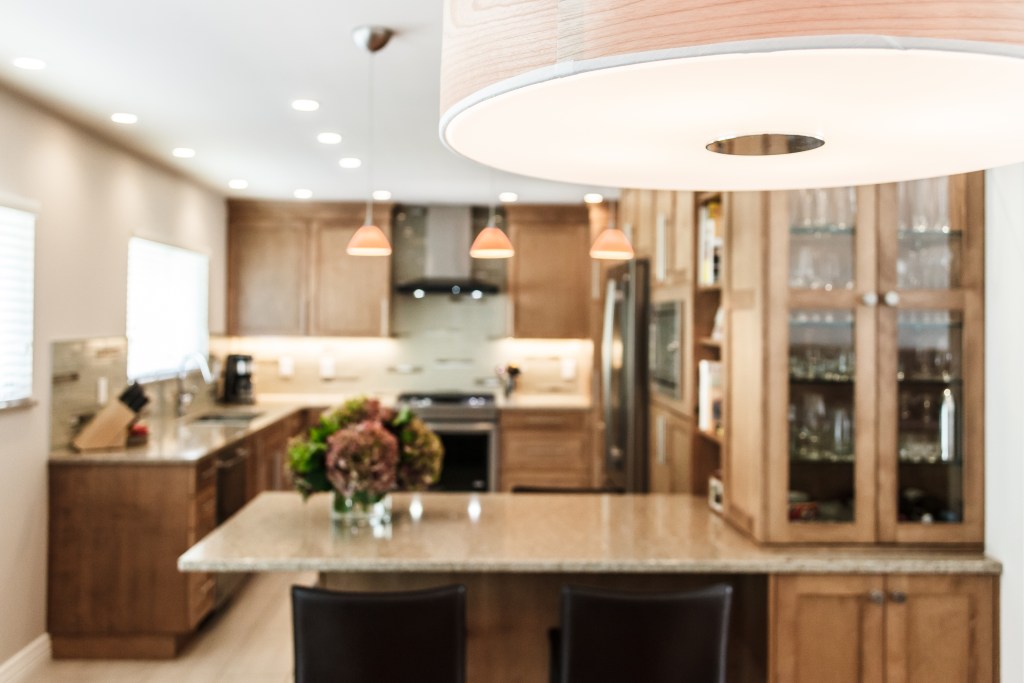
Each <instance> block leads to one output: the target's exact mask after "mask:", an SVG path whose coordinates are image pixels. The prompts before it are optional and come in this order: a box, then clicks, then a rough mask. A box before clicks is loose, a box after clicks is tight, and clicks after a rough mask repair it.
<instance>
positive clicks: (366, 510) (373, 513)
mask: <svg viewBox="0 0 1024 683" xmlns="http://www.w3.org/2000/svg"><path fill="white" fill-rule="evenodd" d="M331 519H332V520H334V521H335V522H336V523H338V524H342V525H347V526H379V525H382V524H388V523H390V522H391V494H389V493H371V492H369V491H356V492H354V493H352V494H346V493H341V492H340V491H335V492H334V504H333V507H332V508H331Z"/></svg>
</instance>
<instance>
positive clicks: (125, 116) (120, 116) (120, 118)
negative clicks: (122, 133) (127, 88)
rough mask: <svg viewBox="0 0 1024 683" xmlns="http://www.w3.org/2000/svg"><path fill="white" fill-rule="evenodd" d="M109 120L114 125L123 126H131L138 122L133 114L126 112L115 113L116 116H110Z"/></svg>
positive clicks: (137, 118)
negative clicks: (120, 124)
mask: <svg viewBox="0 0 1024 683" xmlns="http://www.w3.org/2000/svg"><path fill="white" fill-rule="evenodd" d="M110 120H111V121H113V122H114V123H123V124H125V125H131V124H133V123H138V122H139V117H138V116H136V115H135V114H129V113H127V112H123V111H121V112H117V113H116V114H111V115H110Z"/></svg>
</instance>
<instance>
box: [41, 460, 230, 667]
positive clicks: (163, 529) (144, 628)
mask: <svg viewBox="0 0 1024 683" xmlns="http://www.w3.org/2000/svg"><path fill="white" fill-rule="evenodd" d="M216 475H217V470H216V461H215V458H214V457H213V456H208V457H206V458H203V459H202V460H200V461H198V462H192V463H174V464H167V465H164V464H160V465H154V464H134V465H133V464H108V463H81V464H70V463H57V464H51V465H50V480H49V489H50V490H49V563H48V572H49V576H48V582H47V584H48V593H47V630H48V631H49V633H50V637H51V640H52V643H53V656H54V657H55V658H120V659H123V658H162V657H173V656H174V655H175V654H177V652H178V650H179V648H180V647H181V646H182V644H183V643H184V642H185V640H186V639H187V637H188V635H189V634H190V633H191V632H192V631H193V630H194V629H195V628H196V626H197V625H198V624H199V622H200V621H201V620H202V619H203V618H204V617H205V616H206V615H207V614H208V613H209V612H210V610H211V609H212V608H213V604H214V597H215V596H214V581H213V578H212V576H211V575H209V574H191V575H190V574H183V573H181V572H179V571H178V567H177V560H178V556H179V555H181V554H182V553H183V552H185V550H187V549H188V548H189V547H190V546H192V545H193V544H194V543H196V542H197V541H198V540H199V539H201V538H202V537H203V536H205V535H206V534H207V533H209V532H210V531H212V530H213V529H214V527H215V526H216V524H217V499H216Z"/></svg>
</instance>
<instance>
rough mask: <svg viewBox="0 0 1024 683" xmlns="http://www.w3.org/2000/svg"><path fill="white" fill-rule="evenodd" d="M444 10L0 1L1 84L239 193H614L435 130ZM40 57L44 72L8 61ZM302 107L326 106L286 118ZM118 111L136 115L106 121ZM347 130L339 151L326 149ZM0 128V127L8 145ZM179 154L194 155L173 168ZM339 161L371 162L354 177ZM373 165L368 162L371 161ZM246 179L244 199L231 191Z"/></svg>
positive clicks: (354, 196) (293, 3)
mask: <svg viewBox="0 0 1024 683" xmlns="http://www.w3.org/2000/svg"><path fill="white" fill-rule="evenodd" d="M441 7H442V3H441V0H392V1H390V2H382V1H381V0H289V1H288V2H281V1H271V0H256V1H253V0H248V1H243V0H142V1H140V0H87V1H83V0H0V81H2V82H4V83H6V84H8V85H9V86H11V87H13V88H14V89H16V90H20V91H22V92H25V93H27V94H29V95H31V96H33V97H35V98H37V99H39V100H41V101H43V102H45V103H47V104H48V105H50V106H52V107H54V108H55V109H57V110H59V111H62V112H64V113H66V114H67V115H69V116H71V117H73V118H75V119H77V120H79V121H81V122H83V123H85V124H86V125H88V126H90V127H92V128H95V129H98V130H100V131H102V132H103V133H104V134H105V135H108V136H110V137H112V138H114V139H116V140H118V141H120V142H121V143H122V144H124V145H126V146H128V147H130V148H132V149H135V150H138V151H139V152H141V153H143V154H145V155H146V156H149V157H152V158H154V159H158V160H160V161H161V162H163V163H165V164H168V165H171V166H174V167H176V168H178V169H180V170H181V171H182V172H184V173H185V174H187V175H189V176H191V177H194V178H196V179H197V180H199V181H200V182H203V183H204V184H206V185H208V186H210V187H211V188H214V189H215V190H217V191H220V192H223V193H224V194H226V195H228V196H234V197H254V198H274V199H291V198H292V193H293V191H294V190H295V189H297V188H308V189H310V190H312V192H313V199H319V200H354V201H365V199H366V197H367V194H368V193H369V190H370V187H371V179H370V176H369V173H370V171H369V170H368V164H367V162H368V161H370V162H371V163H370V164H369V166H370V168H372V175H373V178H372V187H373V189H387V190H390V191H391V192H392V193H393V201H400V202H407V203H464V202H471V203H478V204H488V203H490V202H491V201H492V197H494V196H495V195H496V194H497V193H498V192H501V191H512V192H516V193H518V194H519V200H520V201H521V202H531V203H533V202H536V203H578V202H580V201H581V198H582V195H583V193H584V192H585V191H598V192H604V193H605V194H606V195H610V194H612V192H611V191H610V190H609V189H608V188H597V187H583V186H578V185H567V184H563V183H554V182H550V181H542V180H535V179H530V178H525V177H523V176H517V175H512V174H508V173H501V172H493V177H492V172H491V171H490V170H489V169H487V168H486V167H483V166H480V165H478V164H476V163H474V162H471V161H468V160H466V159H463V158H461V157H458V156H457V155H455V154H454V153H453V152H450V151H448V150H447V149H446V148H445V147H444V146H443V145H442V144H441V142H440V140H439V138H438V133H437V126H438V119H439V112H438V107H439V104H438V101H439V97H438V91H439V72H440V61H441V58H440V53H441V12H442V9H441ZM361 24H379V25H384V26H388V27H390V28H392V29H394V30H395V31H396V36H395V37H394V38H393V39H392V41H391V43H390V44H388V46H387V47H386V48H384V49H383V50H381V51H380V52H378V53H377V54H376V55H374V56H373V59H374V89H375V95H374V103H373V106H374V120H375V124H374V126H375V130H374V144H373V150H372V155H371V149H370V140H369V128H370V127H369V125H368V124H369V119H368V115H367V104H366V100H367V96H366V93H367V85H368V76H369V59H370V57H369V55H368V53H367V52H366V51H364V50H363V49H362V48H360V47H358V46H357V45H356V44H355V43H354V42H353V40H352V38H351V32H352V29H353V28H354V27H356V26H358V25H361ZM21 56H30V57H37V58H40V59H43V60H45V61H46V62H47V64H48V66H47V68H46V69H45V70H42V71H25V70H22V69H18V68H16V67H14V66H13V65H12V64H11V60H12V59H14V58H15V57H21ZM297 98H311V99H316V100H319V102H320V109H319V111H317V112H313V113H300V112H296V111H293V110H292V109H291V106H290V103H291V101H292V100H294V99H297ZM114 112H130V113H134V114H137V115H138V116H139V122H138V123H137V124H135V125H133V126H123V125H118V124H115V123H112V122H111V121H110V115H111V114H112V113H114ZM322 131H336V132H338V133H341V135H342V136H343V137H344V140H343V141H342V143H341V144H340V145H323V144H321V143H319V142H317V140H316V135H317V133H319V132H322ZM2 135H3V132H2V131H0V139H2ZM175 147H191V148H194V149H195V150H196V156H195V157H194V158H193V159H187V160H183V159H176V158H174V157H172V156H171V150H172V149H173V148H175ZM342 156H356V157H360V158H362V159H363V160H364V164H363V166H362V167H361V168H360V169H357V170H345V169H342V168H340V167H339V166H338V159H339V158H341V157H342ZM371 156H372V159H371ZM232 178H242V179H245V180H247V181H248V182H249V187H248V189H246V190H243V191H238V190H230V189H229V188H228V186H227V183H228V180H230V179H232Z"/></svg>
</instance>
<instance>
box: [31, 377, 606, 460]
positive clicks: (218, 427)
mask: <svg viewBox="0 0 1024 683" xmlns="http://www.w3.org/2000/svg"><path fill="white" fill-rule="evenodd" d="M359 395H361V394H267V395H265V396H261V397H260V400H259V402H258V403H257V404H256V405H239V406H221V405H216V406H211V407H210V408H208V409H205V410H197V411H196V412H195V414H193V415H186V416H185V417H181V418H160V417H147V418H146V419H145V422H146V424H147V425H148V427H149V441H148V442H147V443H146V444H145V445H141V446H132V447H129V448H123V449H110V450H102V451H89V452H84V453H79V452H77V451H74V450H72V449H69V448H64V449H60V450H56V451H53V452H51V453H50V462H51V463H56V464H76V463H89V464H100V463H106V464H125V463H131V464H151V465H169V464H179V463H189V462H195V461H197V460H201V459H202V458H204V457H206V456H207V455H210V454H211V453H214V452H215V451H218V450H220V449H222V448H224V447H226V446H230V445H231V444H232V443H234V442H236V441H239V440H241V439H243V438H245V437H247V436H249V435H251V434H255V433H256V432H258V431H260V430H262V429H264V428H266V427H269V426H271V425H272V424H274V423H275V422H277V421H278V420H280V419H282V418H284V417H287V416H288V415H289V414H291V413H293V412H295V411H296V410H300V409H303V408H306V407H315V408H327V407H332V406H336V405H340V404H341V403H343V402H344V401H345V400H347V399H350V398H355V397H356V396H359ZM378 398H380V400H381V402H382V403H384V404H385V405H389V404H394V402H395V400H396V397H395V396H394V395H379V396H378ZM497 405H498V408H500V409H502V410H514V409H519V408H522V409H538V410H541V409H542V410H585V409H588V408H589V407H590V401H589V399H588V398H587V397H586V396H580V395H577V394H523V395H521V396H516V395H514V396H513V397H512V399H505V398H504V397H503V396H499V397H498V400H497ZM253 412H255V413H260V415H259V417H257V418H255V419H254V420H252V421H251V422H249V423H248V424H245V425H242V424H238V423H230V424H224V423H216V422H196V419H195V418H196V417H198V416H199V415H201V414H203V413H253Z"/></svg>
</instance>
